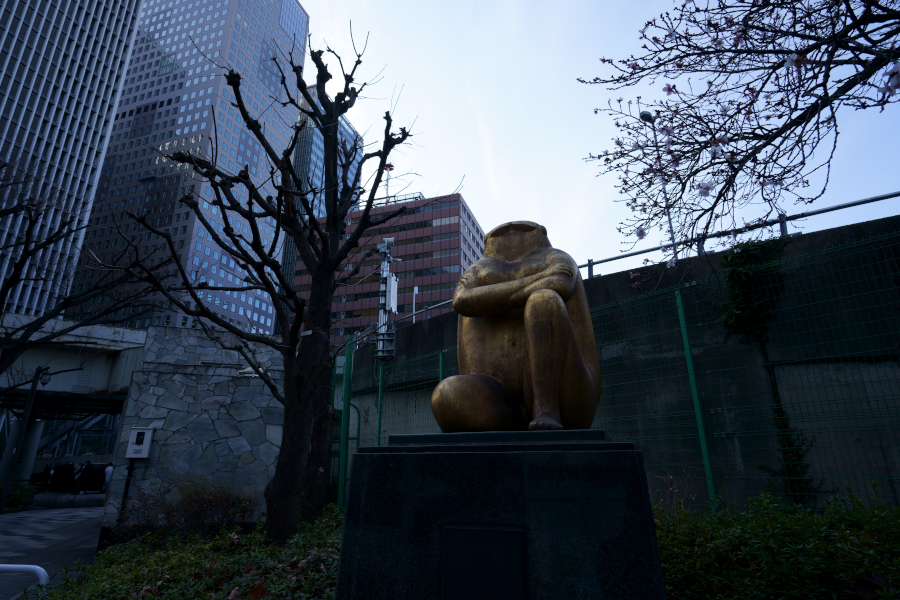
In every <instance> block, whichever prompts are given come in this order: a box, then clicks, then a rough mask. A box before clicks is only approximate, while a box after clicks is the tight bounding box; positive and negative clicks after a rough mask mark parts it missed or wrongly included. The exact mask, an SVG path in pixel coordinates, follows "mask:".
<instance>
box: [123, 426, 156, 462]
mask: <svg viewBox="0 0 900 600" xmlns="http://www.w3.org/2000/svg"><path fill="white" fill-rule="evenodd" d="M152 441H153V428H152V427H132V428H131V435H130V436H129V437H128V451H127V452H125V458H150V443H151V442H152Z"/></svg>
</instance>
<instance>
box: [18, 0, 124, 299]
mask: <svg viewBox="0 0 900 600" xmlns="http://www.w3.org/2000/svg"><path fill="white" fill-rule="evenodd" d="M139 5H140V1H139V0H90V1H88V0H0V164H4V163H6V164H8V165H9V169H10V171H8V174H9V175H10V176H11V177H12V179H13V180H14V181H22V180H24V179H26V176H30V177H31V178H32V181H33V183H32V184H30V185H28V184H26V185H16V186H11V187H6V188H3V189H0V204H9V203H15V202H17V201H19V200H20V199H21V198H23V197H28V196H30V197H34V198H37V197H40V198H43V199H45V200H48V204H47V207H46V210H45V211H44V213H43V216H42V219H43V222H42V224H41V232H40V234H39V235H41V236H44V235H46V233H47V231H48V229H52V228H53V227H55V226H56V225H57V224H58V223H59V222H60V220H61V219H65V218H67V217H69V216H71V217H73V218H74V219H75V226H76V227H77V226H82V225H84V223H85V222H86V221H87V219H88V216H89V213H90V208H91V205H92V203H93V201H94V194H95V189H96V186H97V182H98V178H99V176H100V167H101V160H102V157H103V154H104V152H105V150H106V146H107V142H108V139H109V135H110V128H111V126H112V120H113V115H114V113H115V112H116V110H115V107H116V104H117V102H118V100H119V95H120V91H121V89H122V81H123V77H124V74H125V70H126V63H127V61H128V60H129V58H130V54H131V48H132V42H133V39H134V35H135V32H136V27H135V23H136V20H137V18H138V15H137V11H138V6H139ZM20 194H21V195H20ZM22 195H24V196H22ZM51 199H52V200H51ZM23 227H24V221H23V217H22V215H21V214H19V215H13V216H9V217H0V248H9V244H10V242H11V241H12V240H15V239H16V238H17V237H19V236H21V235H22V231H23ZM83 234H84V230H81V231H78V232H77V233H75V234H74V235H71V236H68V237H67V238H66V239H64V240H60V241H59V242H57V243H56V244H53V245H51V246H49V247H48V248H46V249H44V250H43V251H42V252H41V254H40V255H38V256H36V257H35V261H34V265H33V266H32V267H31V269H32V270H31V271H30V272H28V273H26V274H25V275H26V277H27V278H29V279H30V280H28V281H25V282H24V283H22V284H20V285H19V286H18V287H16V288H15V289H14V290H12V292H11V294H10V296H9V299H8V301H7V305H6V306H5V307H0V309H2V310H5V311H10V312H16V313H22V314H28V315H33V314H40V313H42V312H43V311H44V310H45V309H46V308H47V307H48V305H51V306H52V304H53V303H54V299H55V297H56V295H57V294H59V293H63V294H64V293H66V291H67V290H68V287H69V285H70V284H71V281H72V279H71V273H72V272H73V270H74V267H75V262H76V261H77V259H78V248H79V246H80V245H81V242H82V237H83ZM15 257H16V254H15V251H14V250H13V251H8V250H7V251H4V252H3V253H2V256H0V275H3V276H6V275H7V274H8V270H9V269H10V267H11V262H12V261H13V260H14V259H15Z"/></svg>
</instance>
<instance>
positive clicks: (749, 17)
mask: <svg viewBox="0 0 900 600" xmlns="http://www.w3.org/2000/svg"><path fill="white" fill-rule="evenodd" d="M640 35H641V39H642V40H643V41H644V44H643V46H642V48H643V52H642V53H640V54H639V55H637V56H635V55H632V56H630V57H629V58H627V59H622V60H615V61H614V60H611V59H607V58H602V59H600V60H601V62H602V63H603V64H605V65H607V66H608V67H609V68H610V69H611V71H612V73H611V74H609V75H605V76H602V77H596V78H594V79H592V80H583V79H580V80H579V81H581V82H582V83H587V84H596V85H602V86H605V87H606V88H607V89H609V90H622V89H629V88H635V87H637V86H646V85H653V86H657V85H658V86H660V87H661V91H662V92H664V93H665V94H666V96H665V97H664V98H662V99H660V100H654V101H651V102H649V103H642V101H641V97H640V96H638V97H637V98H636V99H635V100H627V101H626V100H624V99H623V98H618V99H617V100H615V101H610V102H609V103H608V106H607V107H606V108H601V109H595V111H594V112H595V114H597V113H601V114H605V115H608V116H611V117H613V119H614V120H615V125H616V127H618V128H619V133H618V135H617V136H616V137H615V138H614V139H613V146H612V148H611V149H608V150H604V151H602V152H599V153H597V154H592V155H591V156H590V157H589V158H588V160H594V161H599V162H600V163H601V173H610V172H615V173H617V174H618V180H619V181H618V184H617V187H618V189H619V191H620V192H621V194H622V195H623V196H625V198H624V199H623V201H624V202H626V203H627V205H628V207H629V208H630V209H631V210H632V216H631V217H629V218H628V219H627V220H626V221H625V222H623V223H622V224H621V226H620V228H619V231H620V232H622V233H623V234H625V235H629V236H631V235H636V236H637V237H638V238H642V237H643V236H644V235H646V233H647V231H648V230H649V229H650V228H652V227H659V228H660V229H664V230H665V229H667V227H668V225H667V223H666V220H667V216H668V214H671V217H672V219H673V222H674V234H675V238H676V240H678V239H681V240H683V239H688V238H692V237H695V236H703V235H705V234H707V233H709V232H710V231H712V230H714V229H716V228H720V227H722V228H732V227H741V226H743V224H742V223H739V222H738V221H739V220H740V219H741V217H742V216H743V215H744V214H745V212H744V211H742V209H745V208H746V207H748V206H749V205H751V204H754V206H752V207H751V208H749V209H746V213H751V214H750V216H751V218H752V219H753V220H752V221H748V224H749V223H752V222H759V221H762V220H766V219H770V218H773V217H774V216H776V215H777V214H779V213H781V212H783V210H784V209H783V205H784V203H785V202H786V201H789V200H790V201H794V202H806V203H809V202H812V201H814V200H816V199H818V198H820V197H821V196H822V194H823V193H824V191H825V189H826V187H827V185H828V179H829V174H830V168H831V160H832V158H833V156H834V150H835V147H836V144H837V139H838V134H839V129H838V120H837V117H838V111H839V109H840V108H842V107H848V108H852V109H857V110H862V109H875V110H876V111H878V112H882V111H884V110H885V108H886V107H887V106H888V105H889V104H892V103H896V102H897V100H898V98H900V96H898V95H897V92H898V91H900V63H898V60H900V44H898V42H900V4H898V3H897V2H896V1H891V2H879V1H878V0H799V1H795V0H752V1H746V2H745V1H743V0H721V1H720V0H715V1H712V0H708V1H704V0H687V1H684V2H682V3H680V4H678V5H677V7H676V8H675V9H674V10H673V11H672V12H666V13H664V14H662V15H660V16H659V17H658V18H656V19H653V20H651V21H648V22H647V23H646V25H645V26H644V28H643V29H642V30H641V32H640ZM663 84H664V85H663ZM642 111H648V112H649V115H648V116H645V119H644V120H641V118H640V113H641V112H642ZM649 116H652V117H653V119H652V120H653V121H655V125H651V124H650V123H651V119H650V118H649ZM654 126H655V128H656V132H655V133H657V134H658V136H656V137H655V136H654V131H653V127H654ZM656 140H658V144H657V141H656ZM658 156H660V157H661V161H660V160H658Z"/></svg>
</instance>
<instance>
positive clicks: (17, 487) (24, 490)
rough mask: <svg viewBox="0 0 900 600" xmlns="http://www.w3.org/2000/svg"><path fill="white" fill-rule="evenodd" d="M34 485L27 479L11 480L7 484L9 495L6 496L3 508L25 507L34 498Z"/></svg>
mask: <svg viewBox="0 0 900 600" xmlns="http://www.w3.org/2000/svg"><path fill="white" fill-rule="evenodd" d="M36 491H37V490H36V488H35V486H33V485H31V484H30V483H28V482H27V481H12V482H10V485H9V495H8V496H7V497H6V504H5V505H4V510H10V509H17V508H25V507H26V506H29V505H30V504H31V501H32V500H34V494H35V492H36Z"/></svg>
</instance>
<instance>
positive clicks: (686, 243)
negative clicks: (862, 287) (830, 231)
mask: <svg viewBox="0 0 900 600" xmlns="http://www.w3.org/2000/svg"><path fill="white" fill-rule="evenodd" d="M898 196H900V192H892V193H890V194H882V195H881V196H872V197H871V198H864V199H862V200H854V201H853V202H845V203H844V204H836V205H834V206H829V207H827V208H819V209H816V210H808V211H806V212H802V213H797V214H796V215H786V214H784V213H781V214H780V215H778V218H777V219H769V220H768V221H762V222H760V223H754V224H751V225H746V226H744V227H739V228H737V229H729V230H727V231H718V232H716V233H710V234H707V235H703V236H698V237H694V238H691V239H689V240H683V241H681V242H670V243H668V244H663V245H661V246H654V247H653V248H645V249H644V250H635V251H634V252H625V253H624V254H619V255H617V256H610V257H608V258H602V259H600V260H593V259H589V260H588V261H587V262H586V263H584V264H583V265H578V268H579V269H584V268H587V270H588V279H591V278H593V277H595V275H594V265H599V264H603V263H607V262H612V261H614V260H620V259H622V258H629V257H631V256H640V255H641V254H649V253H650V252H656V251H658V250H666V249H668V248H672V247H680V248H690V247H692V246H693V245H694V244H697V245H698V246H697V249H698V252H697V253H698V254H703V244H704V243H705V242H706V240H711V239H717V238H721V237H728V236H734V235H739V234H741V233H747V232H748V231H755V230H757V229H762V228H763V227H771V226H772V225H780V227H781V235H782V236H786V235H788V230H787V223H788V221H796V220H797V219H805V218H807V217H814V216H816V215H822V214H825V213H829V212H834V211H836V210H844V209H845V208H852V207H854V206H862V205H863V204H869V203H870V202H879V201H881V200H890V199H891V198H896V197H898ZM598 275H599V274H598Z"/></svg>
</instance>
